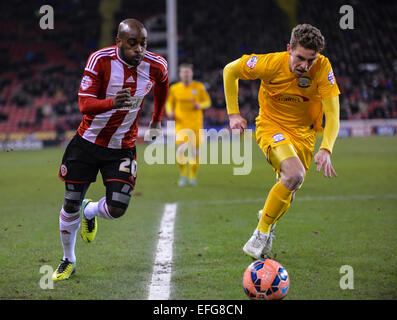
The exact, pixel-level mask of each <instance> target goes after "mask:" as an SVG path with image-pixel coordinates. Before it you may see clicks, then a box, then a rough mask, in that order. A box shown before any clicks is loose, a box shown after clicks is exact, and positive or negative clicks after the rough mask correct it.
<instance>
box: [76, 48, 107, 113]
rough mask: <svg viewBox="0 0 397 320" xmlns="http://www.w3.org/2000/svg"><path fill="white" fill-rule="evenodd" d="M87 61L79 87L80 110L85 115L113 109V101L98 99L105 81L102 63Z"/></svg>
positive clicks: (99, 61)
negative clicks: (103, 80)
mask: <svg viewBox="0 0 397 320" xmlns="http://www.w3.org/2000/svg"><path fill="white" fill-rule="evenodd" d="M92 56H93V55H91V56H90V58H89V59H88V61H87V65H86V67H85V69H84V74H83V77H82V79H81V82H80V87H79V92H78V96H79V109H80V111H81V112H82V113H83V114H99V113H103V112H106V111H108V110H111V109H113V107H114V105H113V99H98V95H99V90H100V87H101V83H102V79H103V66H102V63H103V62H102V61H101V60H100V59H99V60H95V61H93V59H92Z"/></svg>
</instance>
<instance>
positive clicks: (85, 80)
mask: <svg viewBox="0 0 397 320" xmlns="http://www.w3.org/2000/svg"><path fill="white" fill-rule="evenodd" d="M91 85H92V79H91V78H90V76H84V77H83V79H81V89H82V90H83V91H85V90H87V89H88V88H89V87H91Z"/></svg>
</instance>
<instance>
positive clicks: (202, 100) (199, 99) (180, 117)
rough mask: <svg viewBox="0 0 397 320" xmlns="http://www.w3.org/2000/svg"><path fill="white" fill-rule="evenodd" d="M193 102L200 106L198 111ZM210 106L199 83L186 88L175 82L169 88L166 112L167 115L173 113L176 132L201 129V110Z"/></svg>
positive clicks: (205, 91) (205, 93)
mask: <svg viewBox="0 0 397 320" xmlns="http://www.w3.org/2000/svg"><path fill="white" fill-rule="evenodd" d="M195 102H196V103H198V104H199V105H200V109H196V108H195V107H194V103H195ZM210 105H211V99H210V96H209V95H208V92H207V90H206V89H205V87H204V85H203V84H202V83H201V82H199V81H192V82H191V84H190V85H188V86H186V85H184V84H183V82H177V83H175V84H173V85H172V86H170V90H169V94H168V99H167V104H166V111H167V114H170V113H171V112H174V115H175V129H176V131H179V130H182V129H192V130H199V129H202V128H203V109H206V108H208V107H210Z"/></svg>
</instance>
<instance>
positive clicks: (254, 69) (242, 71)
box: [237, 54, 272, 80]
mask: <svg viewBox="0 0 397 320" xmlns="http://www.w3.org/2000/svg"><path fill="white" fill-rule="evenodd" d="M271 75H272V68H271V62H270V55H269V54H251V55H243V56H242V57H241V58H240V60H239V67H238V72H237V76H238V78H239V79H241V80H256V79H261V80H266V79H268V78H269V79H270V77H271Z"/></svg>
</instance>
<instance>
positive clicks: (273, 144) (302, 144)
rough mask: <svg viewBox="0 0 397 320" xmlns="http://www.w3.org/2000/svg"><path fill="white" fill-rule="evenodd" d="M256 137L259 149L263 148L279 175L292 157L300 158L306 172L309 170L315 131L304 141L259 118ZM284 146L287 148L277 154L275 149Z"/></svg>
mask: <svg viewBox="0 0 397 320" xmlns="http://www.w3.org/2000/svg"><path fill="white" fill-rule="evenodd" d="M255 135H256V142H257V143H258V146H259V148H261V150H262V151H263V153H264V154H265V156H266V159H267V161H268V162H269V163H270V164H271V166H272V167H273V169H274V171H276V172H277V173H280V165H281V162H282V161H284V160H285V159H288V158H291V157H298V158H299V159H300V161H301V162H302V164H303V166H304V167H305V169H306V172H307V171H308V170H309V166H310V162H311V161H312V158H313V150H314V146H315V141H316V134H315V132H314V131H313V134H311V135H309V136H306V137H305V138H304V139H302V138H301V137H297V136H294V135H292V134H291V133H290V132H287V131H286V130H283V129H281V128H280V127H278V126H276V125H275V124H274V123H272V122H270V121H266V120H264V119H262V118H259V117H258V118H257V119H256V130H255ZM282 145H286V147H283V148H282V149H279V150H277V151H278V152H275V149H276V148H277V147H279V146H282Z"/></svg>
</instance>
